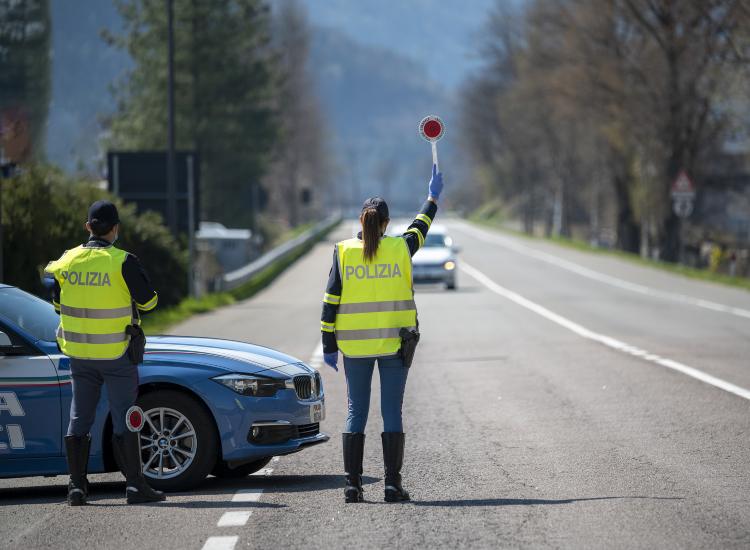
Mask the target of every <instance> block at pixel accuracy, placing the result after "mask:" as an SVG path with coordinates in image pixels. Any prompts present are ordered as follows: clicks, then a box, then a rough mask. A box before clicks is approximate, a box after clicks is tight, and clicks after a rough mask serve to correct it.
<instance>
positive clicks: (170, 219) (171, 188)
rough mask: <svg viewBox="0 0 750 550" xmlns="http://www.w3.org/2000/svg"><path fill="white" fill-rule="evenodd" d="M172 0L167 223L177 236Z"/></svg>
mask: <svg viewBox="0 0 750 550" xmlns="http://www.w3.org/2000/svg"><path fill="white" fill-rule="evenodd" d="M174 142H175V136H174V1H173V0H167V225H168V226H169V229H170V231H171V232H172V235H174V236H175V237H176V236H177V188H176V187H177V186H176V185H175V162H174V161H175V158H174V157H175V154H174Z"/></svg>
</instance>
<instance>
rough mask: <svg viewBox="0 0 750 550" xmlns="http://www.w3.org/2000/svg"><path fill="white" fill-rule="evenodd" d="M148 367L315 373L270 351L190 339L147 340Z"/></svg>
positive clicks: (277, 352)
mask: <svg viewBox="0 0 750 550" xmlns="http://www.w3.org/2000/svg"><path fill="white" fill-rule="evenodd" d="M145 359H146V362H147V363H158V364H162V365H165V366H166V365H168V364H179V365H187V364H200V365H203V366H211V367H215V368H217V369H221V370H226V371H228V372H239V373H243V374H257V373H261V372H264V371H268V373H269V374H270V372H271V371H272V372H273V373H276V374H279V375H287V376H294V375H297V374H303V373H305V374H309V373H311V372H314V371H313V369H312V368H310V367H309V366H307V365H305V364H304V363H303V362H302V361H300V360H299V359H297V358H296V357H292V356H291V355H287V354H285V353H281V352H280V351H276V350H274V349H271V348H266V347H263V346H258V345H255V344H248V343H246V342H236V341H234V340H221V339H218V338H198V337H193V336H150V337H148V339H147V344H146V356H145Z"/></svg>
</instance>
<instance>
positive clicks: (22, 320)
mask: <svg viewBox="0 0 750 550" xmlns="http://www.w3.org/2000/svg"><path fill="white" fill-rule="evenodd" d="M0 317H3V318H4V319H7V320H8V321H10V323H11V324H13V325H16V326H17V327H20V328H22V329H23V330H25V331H26V332H28V333H29V334H30V335H31V336H33V337H34V338H37V339H39V340H45V341H47V342H53V341H54V340H55V333H56V332H57V325H58V324H59V323H60V317H59V316H58V315H57V313H55V308H54V307H52V304H50V303H48V302H45V301H44V300H40V299H39V298H37V297H36V296H32V295H31V294H28V293H27V292H24V291H23V290H19V289H17V288H0Z"/></svg>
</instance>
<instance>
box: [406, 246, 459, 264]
mask: <svg viewBox="0 0 750 550" xmlns="http://www.w3.org/2000/svg"><path fill="white" fill-rule="evenodd" d="M452 259H453V251H452V250H451V249H450V248H443V247H434V248H420V249H419V251H418V252H417V253H416V254H414V258H412V263H413V264H414V265H433V264H440V263H444V262H447V261H448V260H452Z"/></svg>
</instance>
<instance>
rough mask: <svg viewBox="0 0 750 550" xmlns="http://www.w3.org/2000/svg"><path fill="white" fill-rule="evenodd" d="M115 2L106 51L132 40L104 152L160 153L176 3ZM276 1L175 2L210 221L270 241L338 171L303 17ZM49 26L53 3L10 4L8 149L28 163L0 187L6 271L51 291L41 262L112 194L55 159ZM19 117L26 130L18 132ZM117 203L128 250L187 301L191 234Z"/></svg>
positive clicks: (0, 56)
mask: <svg viewBox="0 0 750 550" xmlns="http://www.w3.org/2000/svg"><path fill="white" fill-rule="evenodd" d="M114 1H115V4H116V7H117V9H118V11H119V13H120V15H121V16H122V22H123V25H122V29H121V31H118V32H117V33H115V32H113V31H112V30H110V29H102V31H101V35H102V39H103V42H102V47H108V46H109V47H116V48H122V49H124V50H125V51H127V52H128V54H129V55H130V57H131V59H132V61H133V65H132V68H131V69H130V70H128V71H127V72H126V73H125V74H124V75H123V77H122V79H121V80H120V81H118V82H113V83H112V93H113V94H114V97H115V98H116V102H117V106H116V110H115V112H114V113H113V114H111V115H108V116H106V117H103V118H102V129H103V134H102V135H103V137H102V145H103V148H107V149H119V150H139V149H150V150H164V149H165V148H166V143H167V103H166V101H167V14H166V9H165V5H166V3H165V2H164V0H114ZM273 7H274V11H273V12H272V11H271V7H270V4H269V3H268V2H266V1H263V0H174V16H175V19H174V31H175V32H174V38H175V103H176V105H175V126H176V138H177V142H176V145H177V148H178V149H189V150H195V151H197V152H198V154H199V156H200V158H201V186H202V188H201V196H202V212H201V216H202V219H207V220H212V221H219V222H223V223H225V224H226V225H227V226H230V227H246V228H247V227H252V228H254V229H257V230H259V232H260V233H265V234H266V235H265V237H266V240H267V242H271V240H272V234H273V233H278V232H280V231H281V230H282V229H283V228H284V227H288V226H296V225H298V224H301V223H305V222H307V221H310V219H311V218H313V217H315V216H317V215H319V214H320V212H319V211H317V210H316V208H317V207H319V206H320V204H321V200H322V192H321V186H322V185H323V184H324V182H326V181H327V180H328V177H327V176H328V173H329V171H330V170H331V163H330V161H329V160H328V158H329V157H328V150H327V147H326V132H325V125H324V124H323V121H322V116H321V114H320V110H319V106H318V104H317V101H316V99H315V92H314V90H313V86H312V84H311V79H310V75H309V74H308V66H307V56H308V49H309V32H310V31H309V27H308V23H307V20H306V14H305V12H304V11H303V9H302V8H301V6H300V5H299V4H298V2H297V0H280V1H278V2H274V4H273ZM53 25H54V21H52V20H51V17H50V3H49V0H0V114H2V115H3V121H4V132H3V142H2V145H3V149H4V151H5V153H6V154H8V153H9V151H10V150H11V149H14V148H15V149H14V160H17V161H18V162H19V164H20V167H21V174H20V175H19V176H17V177H15V178H13V179H12V180H6V181H2V182H0V184H1V185H3V188H4V200H3V202H2V205H1V206H0V207H1V208H2V213H3V228H4V230H5V239H4V243H3V249H4V253H5V258H6V262H5V264H6V269H5V278H4V280H5V282H7V283H9V284H13V285H16V286H19V287H21V288H24V289H27V290H31V291H33V292H37V293H41V294H43V293H44V291H43V289H42V287H41V286H40V283H39V274H40V271H41V270H42V269H43V267H44V265H46V263H47V262H48V261H49V260H51V259H54V258H55V257H57V256H59V254H60V253H61V252H62V251H63V250H65V249H66V248H71V247H73V246H76V245H77V244H80V242H81V241H82V240H83V238H84V237H85V235H83V234H82V233H83V230H82V224H83V221H84V219H85V213H86V208H87V206H88V204H87V201H88V202H92V201H93V200H95V198H103V197H107V196H109V195H108V193H106V192H105V191H103V190H101V189H100V188H98V187H97V186H96V185H95V180H96V179H98V178H97V177H96V176H94V177H86V176H85V175H84V176H68V175H65V174H63V173H62V172H61V171H60V170H58V169H57V168H55V167H53V166H49V165H48V164H46V162H45V154H44V133H45V132H44V130H45V126H46V117H47V113H48V108H49V100H50V85H49V82H50V69H51V64H52V63H53V62H54V60H53V58H52V56H51V51H50V44H51V41H50V34H51V31H52V27H53ZM9 119H10V120H11V122H13V125H14V128H15V127H18V128H20V130H18V131H15V132H14V133H13V134H12V135H11V134H10V133H8V132H7V128H8V122H7V121H8V120H9ZM21 131H22V134H23V135H20V136H19V132H21ZM110 198H113V200H115V198H114V197H110ZM119 204H120V207H121V216H122V219H123V231H122V243H123V246H124V247H125V248H126V249H129V250H130V251H132V252H134V253H136V254H137V255H139V256H141V257H142V260H143V261H144V263H145V264H146V265H148V266H149V271H150V273H151V277H152V279H153V280H154V283H155V286H156V287H157V289H158V290H159V292H160V294H161V295H162V298H163V300H162V301H163V303H164V304H173V303H175V302H177V301H179V299H180V298H181V297H183V296H184V295H185V293H186V290H187V289H186V285H185V284H184V281H183V279H185V278H186V277H185V276H184V273H185V269H186V254H185V244H186V243H185V242H184V240H183V239H177V238H174V237H173V236H171V235H170V234H169V233H168V232H167V231H166V229H164V227H163V220H161V218H160V217H159V216H158V215H156V214H154V213H151V212H146V213H143V214H140V215H139V214H137V213H136V212H135V210H134V208H132V207H126V206H125V205H123V204H122V203H119Z"/></svg>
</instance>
